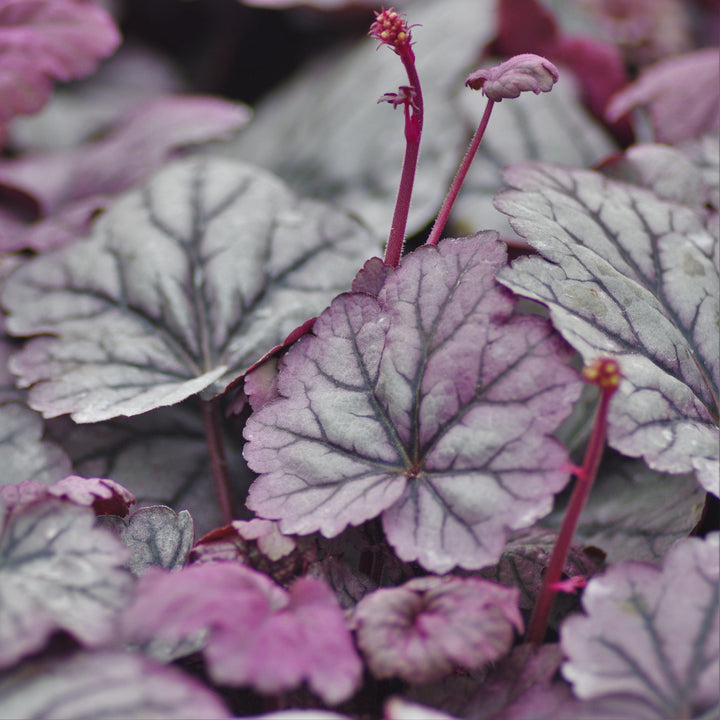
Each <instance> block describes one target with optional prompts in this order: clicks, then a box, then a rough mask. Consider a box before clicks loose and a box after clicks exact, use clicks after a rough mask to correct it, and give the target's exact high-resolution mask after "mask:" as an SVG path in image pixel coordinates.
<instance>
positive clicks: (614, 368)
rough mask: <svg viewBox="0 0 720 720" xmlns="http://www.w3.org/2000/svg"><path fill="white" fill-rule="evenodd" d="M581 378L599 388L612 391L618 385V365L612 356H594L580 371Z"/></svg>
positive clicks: (619, 376)
mask: <svg viewBox="0 0 720 720" xmlns="http://www.w3.org/2000/svg"><path fill="white" fill-rule="evenodd" d="M582 374H583V378H585V380H586V381H587V382H589V383H591V384H592V385H597V386H598V387H599V388H600V389H601V390H603V391H605V392H607V391H611V392H614V391H615V390H616V389H617V387H618V385H620V378H621V377H622V376H621V374H620V366H619V365H618V363H617V360H613V359H612V358H595V360H593V361H592V362H590V363H588V364H587V365H586V366H585V367H584V368H583V371H582Z"/></svg>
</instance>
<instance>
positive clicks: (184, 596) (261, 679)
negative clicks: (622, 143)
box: [123, 562, 362, 705]
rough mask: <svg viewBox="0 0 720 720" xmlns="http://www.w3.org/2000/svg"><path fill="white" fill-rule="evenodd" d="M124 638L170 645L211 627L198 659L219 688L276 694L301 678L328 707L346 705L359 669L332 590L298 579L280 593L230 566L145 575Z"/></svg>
mask: <svg viewBox="0 0 720 720" xmlns="http://www.w3.org/2000/svg"><path fill="white" fill-rule="evenodd" d="M123 625H124V635H125V637H126V638H127V639H128V640H130V641H133V642H137V641H142V640H145V639H155V640H164V641H165V642H170V643H172V642H176V641H177V640H178V639H179V638H182V637H187V636H189V635H191V634H192V633H196V632H197V631H199V630H203V629H209V635H208V638H207V644H206V647H205V649H204V655H205V659H206V662H207V664H208V670H209V673H210V676H211V677H212V678H213V680H214V681H215V682H217V683H221V684H225V685H250V686H251V687H253V688H254V689H256V690H257V691H259V692H261V693H270V694H274V693H278V692H283V691H286V690H290V689H292V688H294V687H297V686H298V685H299V684H300V683H301V682H303V681H307V682H308V684H309V686H310V688H311V690H312V691H313V692H315V693H316V694H317V695H318V696H319V697H321V698H322V699H323V700H324V701H325V702H326V703H328V704H331V705H333V704H336V703H339V702H342V701H344V700H347V699H348V698H349V697H350V696H351V695H352V694H353V692H354V691H355V689H356V688H357V686H358V684H359V682H360V677H361V674H362V664H361V662H360V660H359V658H358V657H357V654H356V652H355V649H354V647H353V644H352V639H351V637H350V633H349V631H348V629H347V627H346V625H345V620H344V617H343V614H342V611H341V610H340V607H339V606H338V604H337V601H336V600H335V598H334V596H333V594H332V592H331V591H330V590H329V589H328V587H327V586H326V585H325V584H324V583H322V582H320V581H319V580H315V579H312V578H300V579H299V580H297V581H295V583H293V585H292V586H291V588H290V591H289V592H286V591H285V590H283V589H282V588H280V587H279V586H277V585H275V584H274V583H273V582H272V581H271V580H270V579H269V578H268V577H267V576H265V575H261V574H260V573H257V572H255V571H254V570H250V569H249V568H246V567H243V566H242V565H238V564H236V563H229V562H221V563H209V564H203V565H198V566H189V567H186V568H184V569H183V570H180V571H178V572H175V573H167V572H165V571H161V570H151V571H149V572H148V573H147V574H146V575H145V576H143V577H142V578H141V579H140V581H139V582H138V588H137V592H136V596H135V601H134V603H133V604H132V605H131V606H130V607H129V608H128V610H127V611H126V614H125V617H124V621H123Z"/></svg>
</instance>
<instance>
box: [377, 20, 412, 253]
mask: <svg viewBox="0 0 720 720" xmlns="http://www.w3.org/2000/svg"><path fill="white" fill-rule="evenodd" d="M411 27H412V26H410V25H408V24H407V21H406V20H405V18H404V17H403V16H401V15H400V14H399V13H398V12H397V11H396V10H395V9H394V8H389V9H388V10H385V9H383V10H381V11H380V12H378V13H375V22H374V23H373V24H372V25H371V26H370V31H369V33H368V34H369V35H370V36H371V37H374V38H375V39H376V40H379V41H380V44H381V45H388V46H389V47H391V48H392V49H393V51H394V52H395V53H396V54H397V55H398V56H399V57H400V60H401V61H402V64H403V67H404V68H405V72H406V73H407V77H408V82H409V83H410V84H409V86H403V87H401V88H400V89H399V91H398V93H387V94H386V95H384V96H383V97H382V98H380V100H379V101H378V102H389V103H391V104H392V106H393V107H397V106H398V105H402V106H403V109H404V114H405V156H404V158H403V166H402V172H401V175H400V184H399V186H398V193H397V197H396V199H395V211H394V213H393V219H392V225H391V227H390V235H389V237H388V242H387V247H386V249H385V264H386V265H389V266H390V267H397V265H398V263H399V262H400V258H401V256H402V251H403V245H404V243H405V228H406V227H407V219H408V214H409V212H410V201H411V199H412V191H413V185H414V183H415V170H416V168H417V161H418V156H419V154H420V138H421V136H422V126H423V97H422V89H421V87H420V78H419V77H418V74H417V68H416V67H415V53H414V52H413V49H412V35H411V32H410V30H411Z"/></svg>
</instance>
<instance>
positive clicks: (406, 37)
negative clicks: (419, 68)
mask: <svg viewBox="0 0 720 720" xmlns="http://www.w3.org/2000/svg"><path fill="white" fill-rule="evenodd" d="M368 35H370V37H373V38H375V39H376V40H379V41H380V43H381V44H382V45H389V46H390V47H391V48H393V50H395V52H396V53H400V52H401V50H402V49H403V48H408V47H410V44H411V40H412V37H411V35H410V26H409V25H408V24H407V21H406V20H405V18H404V17H403V16H402V15H400V13H398V11H397V10H395V8H388V9H387V10H385V8H383V9H382V10H381V11H380V12H376V13H375V22H374V23H373V24H372V25H371V26H370V31H369V32H368Z"/></svg>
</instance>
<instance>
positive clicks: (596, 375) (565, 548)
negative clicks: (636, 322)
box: [525, 358, 621, 645]
mask: <svg viewBox="0 0 720 720" xmlns="http://www.w3.org/2000/svg"><path fill="white" fill-rule="evenodd" d="M583 377H584V379H585V380H586V382H589V383H591V384H593V385H597V386H598V387H599V388H600V403H599V406H598V409H597V413H596V415H595V423H594V425H593V429H592V432H591V435H590V441H589V442H588V446H587V448H586V450H585V458H584V460H583V464H582V467H573V468H572V470H573V473H574V474H575V476H576V478H577V481H576V483H575V487H574V488H573V491H572V495H571V496H570V503H569V504H568V508H567V510H566V512H565V516H564V518H563V523H562V527H561V528H560V533H559V534H558V538H557V541H556V543H555V547H554V548H553V554H552V557H551V558H550V564H549V565H548V568H547V571H546V573H545V577H544V578H543V584H542V588H541V589H540V594H539V595H538V599H537V602H536V603H535V609H534V610H533V615H532V618H531V620H530V624H529V625H528V631H527V636H526V638H525V639H526V642H528V643H532V644H536V645H537V644H539V643H541V642H542V641H543V638H544V637H545V631H546V629H547V623H548V619H549V617H550V612H551V610H552V606H553V603H554V601H555V596H556V594H557V592H558V589H560V588H562V585H559V583H560V577H561V576H562V572H563V569H564V567H565V563H566V561H567V557H568V552H569V551H570V543H571V542H572V539H573V536H574V534H575V530H576V529H577V525H578V522H579V520H580V514H581V513H582V509H583V507H584V506H585V502H586V501H587V498H588V496H589V495H590V490H591V488H592V485H593V482H594V481H595V477H596V475H597V471H598V468H599V467H600V460H601V459H602V455H603V450H604V448H605V438H606V435H607V417H608V410H609V408H610V400H611V399H612V397H613V395H614V394H615V391H616V390H617V388H618V386H619V385H620V379H621V374H620V368H619V366H618V363H617V361H616V360H613V359H612V358H598V359H596V360H594V361H593V362H592V363H590V364H589V365H587V366H586V367H585V368H584V369H583Z"/></svg>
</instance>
